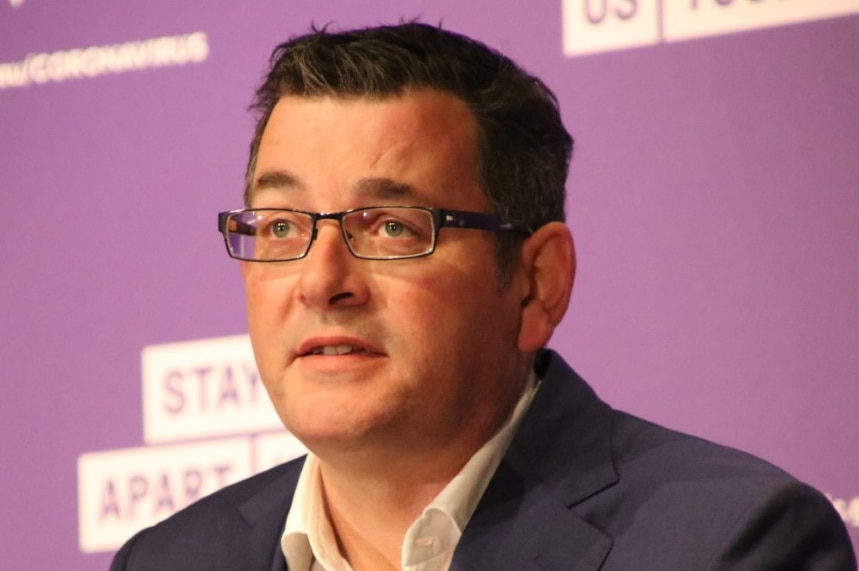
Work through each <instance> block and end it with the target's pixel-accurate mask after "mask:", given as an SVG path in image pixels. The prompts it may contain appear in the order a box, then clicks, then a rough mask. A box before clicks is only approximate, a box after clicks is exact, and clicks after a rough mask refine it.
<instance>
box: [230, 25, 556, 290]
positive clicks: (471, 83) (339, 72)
mask: <svg viewBox="0 0 859 571" xmlns="http://www.w3.org/2000/svg"><path fill="white" fill-rule="evenodd" d="M415 88H418V89H419V88H429V89H435V90H439V91H444V92H448V93H451V94H453V95H454V96H456V97H458V98H459V99H461V100H462V101H463V102H465V103H466V105H468V107H469V108H470V109H471V111H472V112H473V113H474V117H475V119H476V122H477V129H478V135H477V136H478V147H479V148H478V166H477V169H478V180H479V182H480V184H481V187H482V188H483V191H484V192H485V193H486V196H487V198H488V199H489V203H490V205H491V208H492V210H493V211H494V212H495V213H496V214H499V215H501V216H503V217H505V218H507V219H509V220H511V221H514V222H518V223H521V224H524V225H526V226H528V227H529V228H531V229H537V228H539V227H540V226H542V225H543V224H546V223H547V222H550V221H553V220H560V221H563V220H564V218H565V216H564V202H565V198H566V192H565V189H564V185H565V183H566V179H567V170H568V167H569V162H570V156H571V153H572V148H573V140H572V138H571V137H570V135H569V134H568V133H567V131H566V129H564V125H563V123H562V122H561V117H560V113H559V110H558V104H557V99H556V98H555V96H554V94H553V93H552V92H551V91H550V90H549V88H548V87H546V85H545V84H544V83H543V82H542V81H540V80H539V79H538V78H536V77H533V76H531V75H529V74H527V73H526V72H525V71H523V70H522V69H521V68H520V67H519V66H517V65H516V64H515V63H514V62H513V61H511V60H510V59H509V58H507V57H505V56H504V55H502V54H500V53H498V52H497V51H495V50H493V49H491V48H489V47H487V46H485V45H484V44H481V43H479V42H477V41H475V40H472V39H470V38H467V37H466V36H463V35H461V34H456V33H453V32H449V31H446V30H442V29H440V28H438V27H434V26H430V25H426V24H421V23H417V22H409V23H403V24H399V25H393V26H381V27H374V28H366V29H358V30H350V31H344V32H337V33H334V32H329V31H327V30H326V29H325V28H322V29H316V28H314V29H313V30H312V32H311V33H309V34H306V35H303V36H299V37H295V38H291V39H290V40H289V41H287V42H285V43H283V44H281V45H279V46H278V47H277V48H276V49H275V50H274V52H273V53H272V56H271V70H270V72H269V73H268V75H267V76H266V78H265V80H264V82H263V84H262V85H261V86H260V87H259V89H258V90H257V92H256V97H255V99H254V103H253V105H252V107H251V109H252V110H253V111H255V112H257V114H258V122H257V125H256V131H255V133H254V138H253V141H252V143H251V152H250V160H249V162H248V168H247V179H246V185H245V202H246V203H249V201H250V192H251V189H252V183H253V176H254V170H255V168H256V158H257V152H258V151H259V144H260V139H261V138H262V134H263V131H264V130H265V127H266V124H267V123H268V119H269V117H270V116H271V113H272V110H273V109H274V106H275V105H276V104H277V102H278V100H279V99H280V98H281V97H282V96H284V95H293V96H305V97H313V96H320V95H321V96H335V97H361V96H364V97H373V98H386V97H397V96H400V95H402V94H404V93H405V92H406V91H407V90H409V89H415ZM499 243H500V246H499V247H500V262H501V268H502V274H503V275H507V274H509V270H510V269H511V267H512V262H513V260H514V257H513V253H514V252H515V251H516V250H515V248H518V245H519V244H520V243H521V239H514V241H512V242H511V241H510V240H509V236H503V235H500V236H499ZM505 281H506V279H505Z"/></svg>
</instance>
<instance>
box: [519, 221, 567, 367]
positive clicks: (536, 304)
mask: <svg viewBox="0 0 859 571" xmlns="http://www.w3.org/2000/svg"><path fill="white" fill-rule="evenodd" d="M521 264H522V265H521V266H520V271H521V273H520V275H519V276H517V279H519V280H522V282H520V284H521V286H522V290H521V291H523V292H524V294H523V295H522V313H521V320H520V323H519V337H518V339H517V344H518V347H519V350H520V351H524V352H530V351H536V350H537V349H539V348H541V347H543V346H544V345H545V344H546V343H547V342H548V341H549V338H550V337H551V336H552V333H553V332H554V331H555V327H556V326H557V325H558V323H560V322H561V319H563V317H564V314H565V313H566V312H567V306H568V305H569V303H570V294H571V292H572V289H573V279H574V278H575V274H576V253H575V247H574V246H573V236H572V234H571V233H570V229H569V228H567V226H566V225H565V224H563V223H561V222H550V223H549V224H546V225H544V226H541V227H540V228H539V229H538V230H537V231H536V232H534V234H532V235H531V236H530V237H529V238H528V239H527V240H526V241H525V243H524V244H523V245H522V258H521Z"/></svg>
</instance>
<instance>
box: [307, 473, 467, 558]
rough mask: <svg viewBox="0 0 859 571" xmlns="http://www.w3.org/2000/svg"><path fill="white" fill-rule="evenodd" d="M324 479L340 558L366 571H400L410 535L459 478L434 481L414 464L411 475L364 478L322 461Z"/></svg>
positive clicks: (435, 478) (438, 477) (436, 477)
mask: <svg viewBox="0 0 859 571" xmlns="http://www.w3.org/2000/svg"><path fill="white" fill-rule="evenodd" d="M457 471H458V470H457ZM320 474H321V477H322V484H323V490H324V497H325V504H326V510H327V512H328V517H329V520H330V521H331V524H332V527H333V528H334V531H335V534H336V536H337V542H338V547H339V548H340V552H341V554H342V555H343V557H344V558H345V559H346V560H347V561H349V563H350V565H351V566H352V568H353V569H354V570H355V571H362V570H365V569H372V570H388V569H400V560H401V553H402V545H403V538H404V537H405V535H406V532H407V531H408V529H409V527H410V526H411V525H412V523H413V522H414V521H415V520H416V519H417V518H418V517H419V516H420V514H421V512H422V511H423V509H424V508H425V507H426V506H427V505H428V504H429V503H430V502H431V501H432V500H433V498H435V497H436V496H437V495H438V494H439V492H441V490H442V489H444V487H445V486H446V485H447V484H448V482H449V481H450V480H451V479H452V478H453V476H455V475H456V472H454V473H452V474H434V475H430V474H427V473H426V472H425V471H424V470H423V469H422V468H416V467H415V465H414V464H412V465H411V469H410V470H409V473H408V474H407V475H406V474H402V473H400V475H399V476H398V475H395V474H393V473H391V472H387V471H386V473H385V474H384V475H378V474H377V473H375V472H365V473H363V474H361V475H358V474H356V472H355V471H354V469H349V470H346V471H343V470H341V469H338V468H337V467H336V466H332V465H330V464H326V463H325V462H323V461H320Z"/></svg>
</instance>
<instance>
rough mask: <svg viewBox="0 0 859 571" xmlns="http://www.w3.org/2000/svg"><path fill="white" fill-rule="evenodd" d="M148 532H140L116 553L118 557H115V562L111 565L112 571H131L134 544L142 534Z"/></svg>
mask: <svg viewBox="0 0 859 571" xmlns="http://www.w3.org/2000/svg"><path fill="white" fill-rule="evenodd" d="M145 531H146V530H143V531H140V532H138V533H137V534H136V535H134V536H133V537H132V538H131V539H129V540H128V541H126V542H125V545H123V546H122V548H121V549H120V550H119V551H117V552H116V555H114V556H113V561H111V563H110V571H126V570H127V569H129V567H128V560H129V558H130V556H131V550H132V549H133V548H134V544H135V542H136V541H137V538H138V537H140V535H141V534H142V533H144V532H145Z"/></svg>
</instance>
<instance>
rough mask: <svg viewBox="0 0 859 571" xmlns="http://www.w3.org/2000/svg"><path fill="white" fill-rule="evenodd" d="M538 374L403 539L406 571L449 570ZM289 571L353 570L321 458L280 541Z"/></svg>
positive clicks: (310, 465) (309, 471) (313, 460)
mask: <svg viewBox="0 0 859 571" xmlns="http://www.w3.org/2000/svg"><path fill="white" fill-rule="evenodd" d="M537 384H538V383H537V380H536V378H535V376H534V374H533V373H532V374H531V377H530V378H529V379H528V383H527V386H526V388H525V391H524V392H523V393H522V396H521V397H520V398H519V402H518V403H517V404H516V407H515V408H514V410H513V413H512V414H511V415H510V417H509V418H508V419H507V421H506V422H505V423H504V425H503V426H502V427H501V428H500V429H499V430H498V432H496V433H495V436H493V437H492V438H491V439H490V440H489V441H488V442H487V443H486V444H484V445H483V447H482V448H480V450H478V451H477V452H476V453H475V454H474V456H472V457H471V459H470V460H469V461H468V462H467V463H466V464H465V466H463V467H462V470H460V472H459V474H457V475H456V476H455V477H454V478H453V480H451V481H450V482H449V483H448V484H447V486H445V488H444V489H443V490H442V491H441V492H440V493H439V494H438V496H436V497H435V499H434V500H433V501H432V502H430V504H429V505H428V506H427V507H426V508H424V510H423V512H422V513H421V515H420V516H419V517H418V518H417V519H416V520H415V521H414V522H413V523H412V525H411V526H410V527H409V529H408V531H407V532H406V535H405V537H404V538H403V547H402V552H401V553H402V555H401V565H402V568H403V571H446V570H447V569H448V568H449V566H450V562H451V559H452V557H453V550H454V549H455V548H456V544H457V543H458V542H459V539H460V537H461V536H462V531H463V530H464V529H465V525H466V524H467V523H468V520H469V519H470V518H471V515H472V514H473V513H474V509H475V508H476V507H477V502H478V501H479V500H480V497H481V496H482V495H483V492H484V490H486V486H488V485H489V480H490V479H491V478H492V474H494V473H495V469H496V468H498V464H499V463H500V462H501V458H502V457H503V456H504V453H505V452H506V451H507V447H508V446H509V445H510V441H511V440H512V439H513V435H514V434H515V433H516V427H517V426H518V425H519V422H520V421H521V419H522V417H523V416H524V415H525V411H526V410H527V409H528V406H529V405H530V404H531V400H532V398H533V397H534V392H535V391H536V389H537ZM280 545H281V548H282V549H283V553H284V555H285V556H286V561H287V564H288V566H289V569H290V571H352V567H351V566H350V565H349V563H348V562H347V561H346V560H345V559H344V558H343V556H342V555H341V554H340V550H339V549H338V547H337V539H336V536H335V533H334V528H333V527H332V525H331V521H330V520H329V519H328V516H327V510H326V509H325V498H324V496H323V493H322V480H321V477H320V472H319V460H318V458H317V457H316V456H314V455H313V453H309V454H308V455H307V459H306V460H305V462H304V467H303V468H302V470H301V475H300V476H299V478H298V484H297V485H296V488H295V496H294V497H293V500H292V507H291V508H290V510H289V514H288V515H287V517H286V525H285V527H284V531H283V535H282V536H281V539H280Z"/></svg>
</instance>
